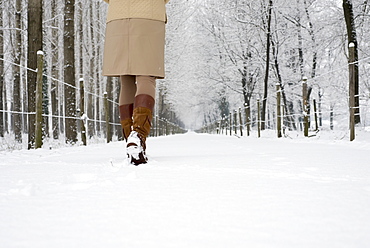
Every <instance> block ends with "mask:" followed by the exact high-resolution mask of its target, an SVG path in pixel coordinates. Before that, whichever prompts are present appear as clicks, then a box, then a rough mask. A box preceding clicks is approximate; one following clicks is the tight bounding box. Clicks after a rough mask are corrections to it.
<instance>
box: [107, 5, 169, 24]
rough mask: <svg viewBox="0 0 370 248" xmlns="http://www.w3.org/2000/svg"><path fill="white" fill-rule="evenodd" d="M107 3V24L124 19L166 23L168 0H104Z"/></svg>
mask: <svg viewBox="0 0 370 248" xmlns="http://www.w3.org/2000/svg"><path fill="white" fill-rule="evenodd" d="M104 1H105V2H107V3H109V8H108V15H107V22H110V21H113V20H119V19H126V18H143V19H150V20H157V21H166V8H165V4H166V3H168V2H169V1H170V0H104Z"/></svg>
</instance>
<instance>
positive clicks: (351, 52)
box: [348, 42, 356, 141]
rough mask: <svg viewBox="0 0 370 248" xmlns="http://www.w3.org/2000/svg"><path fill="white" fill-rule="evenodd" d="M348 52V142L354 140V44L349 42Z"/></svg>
mask: <svg viewBox="0 0 370 248" xmlns="http://www.w3.org/2000/svg"><path fill="white" fill-rule="evenodd" d="M348 51H349V130H350V138H349V140H350V141H353V140H354V139H355V124H356V123H355V107H356V106H355V105H356V104H355V90H356V86H355V84H356V78H355V77H356V75H355V44H354V43H353V42H351V43H350V44H349V46H348Z"/></svg>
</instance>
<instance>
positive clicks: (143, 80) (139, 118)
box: [127, 76, 156, 165]
mask: <svg viewBox="0 0 370 248" xmlns="http://www.w3.org/2000/svg"><path fill="white" fill-rule="evenodd" d="M136 82H137V91H136V96H135V102H134V112H133V125H132V130H133V131H134V132H132V134H131V135H130V138H129V139H128V141H127V151H128V154H129V158H130V159H131V163H133V164H136V165H138V164H143V163H146V161H147V157H146V155H145V150H146V138H147V137H148V135H149V133H150V128H151V125H152V118H153V109H154V103H155V87H156V83H155V77H150V76H137V77H136Z"/></svg>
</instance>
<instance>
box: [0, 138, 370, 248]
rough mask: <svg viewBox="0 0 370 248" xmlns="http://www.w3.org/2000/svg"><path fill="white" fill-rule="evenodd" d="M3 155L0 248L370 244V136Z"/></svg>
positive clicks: (160, 141)
mask: <svg viewBox="0 0 370 248" xmlns="http://www.w3.org/2000/svg"><path fill="white" fill-rule="evenodd" d="M123 146H124V144H123V143H122V142H116V143H111V144H99V145H90V146H88V147H74V148H61V149H54V150H46V149H39V150H36V151H26V150H22V151H13V152H5V153H4V152H2V153H0V244H1V245H0V246H1V247H6V248H10V247H89V248H90V247H130V248H131V247H144V248H146V247H160V248H164V247H176V248H178V247H186V248H189V247H212V248H216V247H254V248H255V247H284V248H286V247H300V248H301V247H315V248H317V247H331V248H333V247H368V246H369V245H370V235H369V233H370V163H369V153H370V145H369V143H360V142H358V143H350V142H345V141H343V142H334V141H320V140H305V139H297V140H290V139H279V140H278V139H273V138H265V139H255V138H240V139H239V138H236V137H229V136H217V135H200V134H194V133H188V134H185V135H174V136H168V137H158V138H149V140H148V153H149V158H150V163H149V164H147V165H141V166H138V167H135V166H132V165H127V164H125V163H124V162H122V158H123V157H124V155H123V154H122V151H123V148H122V147H123Z"/></svg>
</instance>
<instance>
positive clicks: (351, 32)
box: [343, 0, 361, 124]
mask: <svg viewBox="0 0 370 248" xmlns="http://www.w3.org/2000/svg"><path fill="white" fill-rule="evenodd" d="M343 11H344V18H345V21H346V28H347V36H348V45H349V44H351V43H353V44H354V61H355V64H354V72H353V73H354V78H353V79H354V82H351V83H353V84H354V87H355V106H354V108H355V124H358V123H360V122H361V119H360V108H359V107H360V100H359V99H360V98H359V69H358V42H357V34H356V25H355V18H354V14H353V6H352V1H351V0H343ZM347 47H348V46H347Z"/></svg>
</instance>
